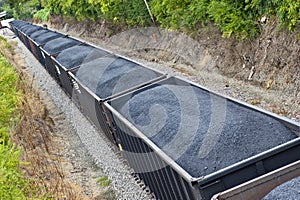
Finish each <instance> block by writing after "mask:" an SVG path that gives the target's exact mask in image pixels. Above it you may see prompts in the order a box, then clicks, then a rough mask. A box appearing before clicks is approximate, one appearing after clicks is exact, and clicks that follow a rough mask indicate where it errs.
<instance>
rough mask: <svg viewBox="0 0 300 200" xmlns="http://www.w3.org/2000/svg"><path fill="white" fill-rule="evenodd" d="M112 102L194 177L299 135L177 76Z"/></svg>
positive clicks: (216, 169)
mask: <svg viewBox="0 0 300 200" xmlns="http://www.w3.org/2000/svg"><path fill="white" fill-rule="evenodd" d="M111 105H112V107H114V108H115V109H116V110H117V111H118V112H120V113H121V114H122V115H123V116H124V117H125V118H126V119H127V120H129V121H130V122H131V123H132V124H133V125H134V126H136V127H137V128H138V129H139V130H140V131H141V132H142V133H143V134H144V135H146V136H147V137H148V138H149V139H150V140H151V141H152V142H153V143H155V144H156V145H157V146H158V147H159V148H160V149H162V150H163V151H164V152H165V153H166V154H167V155H168V156H169V157H171V158H172V159H173V160H174V161H176V163H177V164H179V165H180V166H181V167H182V168H183V169H184V170H185V171H187V172H188V173H189V174H190V175H191V176H193V177H201V176H205V175H208V174H211V173H213V172H216V171H218V170H221V169H223V168H225V167H228V166H230V165H233V164H235V163H237V162H239V161H242V160H244V159H247V158H249V157H251V156H254V155H257V154H259V153H262V152H264V151H266V150H269V149H271V148H273V147H276V146H278V145H280V144H283V143H285V142H288V141H290V140H292V139H294V138H296V135H295V134H293V133H292V132H291V130H289V129H288V128H287V127H286V126H285V125H284V124H282V123H281V122H279V121H277V120H276V119H275V118H272V117H270V116H268V115H266V114H263V113H260V112H258V111H255V110H252V109H249V108H247V107H246V106H243V105H242V104H239V103H236V102H233V101H231V100H228V99H225V98H223V97H219V96H217V95H215V94H212V93H210V92H209V91H207V90H204V89H201V88H199V87H197V86H194V85H191V84H188V83H186V82H185V81H182V80H179V79H176V78H170V79H167V80H165V81H162V82H160V84H155V85H152V86H150V87H147V88H146V89H143V90H140V91H136V92H134V93H132V94H130V95H127V96H124V97H121V98H119V99H116V100H115V101H112V102H111Z"/></svg>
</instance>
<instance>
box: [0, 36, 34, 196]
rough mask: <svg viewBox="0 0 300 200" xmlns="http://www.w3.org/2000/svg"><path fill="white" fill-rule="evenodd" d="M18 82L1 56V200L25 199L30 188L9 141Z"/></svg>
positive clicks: (13, 72) (18, 96) (17, 151)
mask: <svg viewBox="0 0 300 200" xmlns="http://www.w3.org/2000/svg"><path fill="white" fill-rule="evenodd" d="M0 39H1V41H2V42H3V38H0ZM6 46H7V45H6ZM17 81H18V75H17V74H16V72H15V71H14V68H13V67H12V66H11V65H10V64H9V63H8V62H7V61H6V59H5V58H4V57H3V56H2V55H0V110H1V115H0V127H1V128H0V199H25V197H26V196H25V194H26V190H27V189H29V183H28V181H27V180H26V179H24V178H23V177H22V175H21V172H20V164H21V163H20V160H19V158H20V153H21V150H20V149H19V148H17V147H16V146H15V145H14V144H11V142H10V140H9V134H10V132H11V128H12V126H13V125H14V123H15V122H16V118H17V110H18V107H19V106H20V93H19V92H18V90H17Z"/></svg>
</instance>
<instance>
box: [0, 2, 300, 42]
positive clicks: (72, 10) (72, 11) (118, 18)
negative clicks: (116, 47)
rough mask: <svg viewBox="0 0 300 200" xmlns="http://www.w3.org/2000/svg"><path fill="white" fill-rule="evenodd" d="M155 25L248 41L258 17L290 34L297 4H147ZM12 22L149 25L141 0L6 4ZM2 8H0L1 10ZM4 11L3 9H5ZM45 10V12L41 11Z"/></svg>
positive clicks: (299, 17) (298, 16) (298, 17)
mask: <svg viewBox="0 0 300 200" xmlns="http://www.w3.org/2000/svg"><path fill="white" fill-rule="evenodd" d="M147 2H148V3H149V5H150V8H151V12H152V13H153V15H154V17H155V19H156V22H157V23H158V24H160V25H161V26H163V27H167V28H171V29H176V30H186V29H189V30H191V31H194V30H197V28H198V27H199V25H202V26H205V24H206V23H208V22H213V23H214V24H215V25H216V26H217V27H219V29H220V30H221V31H222V32H223V36H224V37H231V36H235V37H238V38H252V37H255V36H256V35H257V34H258V33H259V30H260V28H259V24H260V19H261V18H262V17H268V16H276V17H277V18H278V21H280V24H281V25H282V26H283V27H287V28H288V29H289V30H290V31H293V30H294V29H295V28H297V27H299V25H300V1H295V0H147ZM1 3H2V4H3V3H6V5H7V3H8V5H10V8H14V12H15V17H16V18H30V17H32V16H33V14H35V13H36V12H37V11H38V10H39V9H44V10H43V11H42V12H39V13H38V14H37V16H38V17H40V18H47V17H46V15H48V11H49V12H50V14H56V15H67V16H71V17H75V18H76V19H77V20H85V19H89V20H97V19H105V20H109V21H112V22H114V23H119V24H127V25H129V26H146V25H150V24H151V17H150V15H149V13H148V10H147V7H146V5H145V1H144V0H30V1H26V0H6V1H0V6H2V4H1ZM2 7H3V6H2ZM6 7H7V6H6ZM45 7H46V9H45Z"/></svg>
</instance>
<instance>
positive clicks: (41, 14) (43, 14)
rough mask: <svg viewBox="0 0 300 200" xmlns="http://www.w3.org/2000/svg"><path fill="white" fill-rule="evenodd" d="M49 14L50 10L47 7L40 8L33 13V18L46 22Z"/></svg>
mask: <svg viewBox="0 0 300 200" xmlns="http://www.w3.org/2000/svg"><path fill="white" fill-rule="evenodd" d="M49 16H50V10H49V9H48V8H43V9H42V10H39V11H37V12H36V13H35V14H34V15H33V18H34V19H37V20H40V21H44V22H47V21H48V20H49Z"/></svg>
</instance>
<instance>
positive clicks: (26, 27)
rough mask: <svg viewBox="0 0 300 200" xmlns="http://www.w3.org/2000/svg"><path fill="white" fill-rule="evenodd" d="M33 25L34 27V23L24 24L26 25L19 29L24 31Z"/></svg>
mask: <svg viewBox="0 0 300 200" xmlns="http://www.w3.org/2000/svg"><path fill="white" fill-rule="evenodd" d="M31 27H34V25H32V24H24V25H21V26H20V28H19V30H20V31H22V32H24V31H25V30H27V29H28V28H31Z"/></svg>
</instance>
